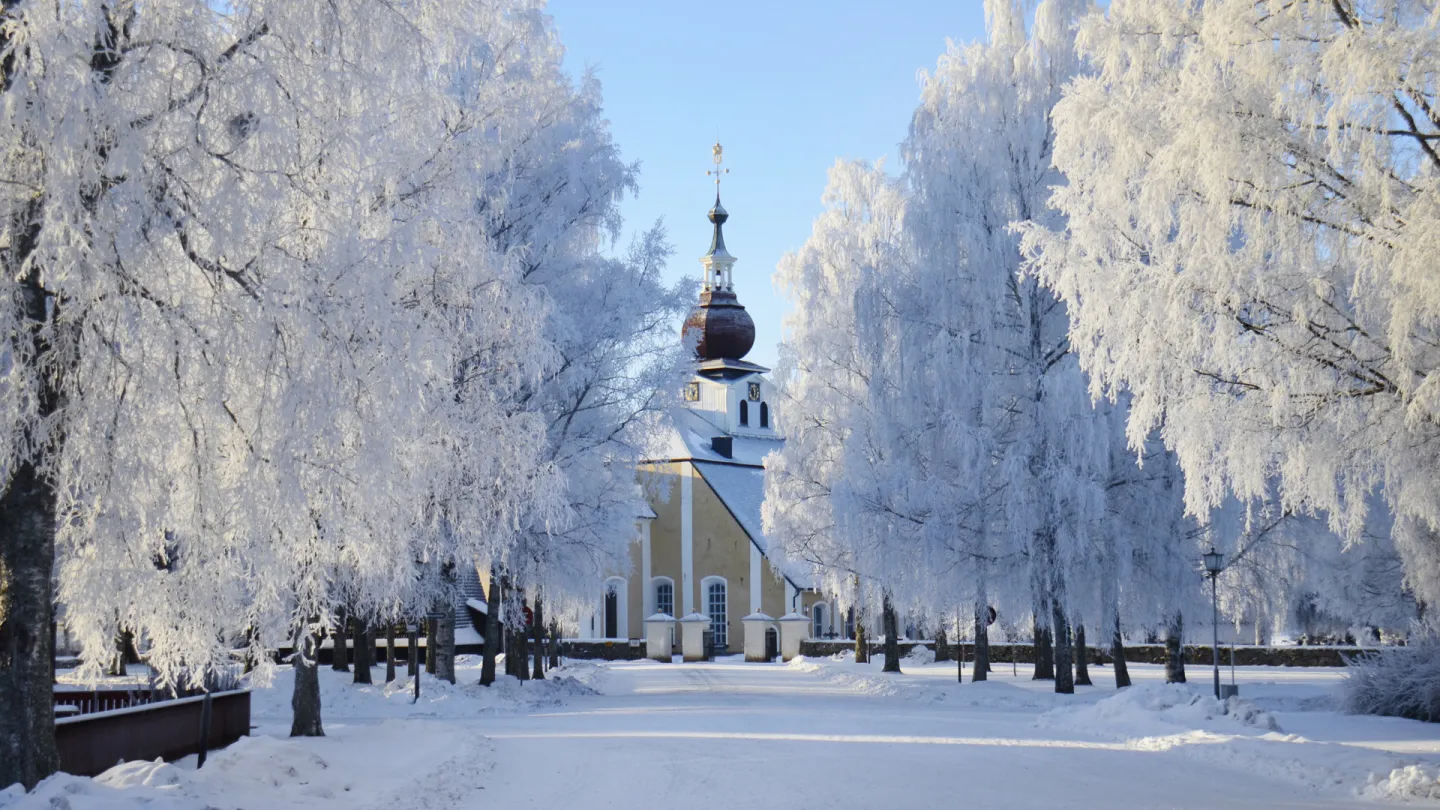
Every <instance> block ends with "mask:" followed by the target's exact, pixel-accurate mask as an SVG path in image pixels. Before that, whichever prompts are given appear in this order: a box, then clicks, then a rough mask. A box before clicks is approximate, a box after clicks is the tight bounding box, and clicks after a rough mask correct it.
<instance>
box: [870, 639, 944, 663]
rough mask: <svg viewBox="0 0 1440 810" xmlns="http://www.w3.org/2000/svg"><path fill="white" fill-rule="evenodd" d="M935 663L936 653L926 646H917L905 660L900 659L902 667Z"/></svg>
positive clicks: (907, 654) (906, 655)
mask: <svg viewBox="0 0 1440 810" xmlns="http://www.w3.org/2000/svg"><path fill="white" fill-rule="evenodd" d="M852 655H853V653H852ZM933 663H935V651H934V650H932V649H930V648H929V647H926V646H925V645H924V644H916V645H915V646H914V647H912V648H911V649H910V652H908V653H906V654H905V657H904V658H902V659H900V665H901V666H902V667H903V666H912V667H919V666H926V665H928V664H933Z"/></svg>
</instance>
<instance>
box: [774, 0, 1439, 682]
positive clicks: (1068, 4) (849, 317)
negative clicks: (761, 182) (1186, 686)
mask: <svg viewBox="0 0 1440 810" xmlns="http://www.w3.org/2000/svg"><path fill="white" fill-rule="evenodd" d="M1088 6H1089V4H1088V3H1086V2H1082V0H1044V2H1041V3H1039V4H1038V5H1033V6H1032V4H1028V3H1021V2H1016V0H987V2H986V6H985V8H986V18H987V31H988V38H987V41H986V42H985V43H983V44H976V45H970V46H951V48H950V49H949V51H948V52H947V53H946V54H945V56H944V57H942V58H941V60H940V62H939V64H938V67H937V69H936V70H935V72H934V73H933V74H931V75H929V76H928V77H927V79H926V82H925V85H924V89H923V92H922V100H921V103H920V106H919V107H918V109H917V110H916V112H915V114H914V117H913V119H912V122H911V126H910V133H909V136H908V138H907V139H906V141H905V142H904V144H903V145H902V147H901V153H902V155H903V158H904V170H903V172H902V173H901V175H900V176H898V177H896V176H892V175H890V174H888V173H887V172H886V171H885V170H884V167H883V166H880V167H872V166H869V165H865V164H860V163H851V162H842V163H840V164H837V166H836V167H835V168H834V169H832V171H831V175H830V185H829V188H828V189H827V191H826V197H825V203H826V211H825V212H824V213H823V214H822V215H821V216H820V217H819V218H818V219H817V220H816V222H815V226H814V230H813V233H812V234H811V237H810V239H809V240H808V241H807V242H806V243H805V245H804V247H802V248H801V250H800V251H799V252H798V253H796V254H793V255H791V256H788V257H787V258H786V259H785V260H784V261H783V262H782V263H781V266H780V269H779V271H778V273H777V276H776V278H777V282H778V283H779V285H780V286H781V287H782V288H783V289H784V290H785V291H786V292H787V294H788V295H789V296H790V298H791V300H792V302H793V303H794V305H795V310H796V312H797V313H798V315H797V316H796V317H793V318H792V319H791V321H790V322H789V323H787V327H788V335H789V338H788V339H787V341H786V343H785V344H784V345H783V346H782V348H781V361H780V368H779V371H778V376H779V386H780V389H781V391H782V394H783V396H785V397H786V398H787V401H788V404H787V407H786V408H785V409H784V410H783V411H782V413H783V414H784V421H783V424H782V425H781V427H782V429H783V430H784V431H785V432H786V435H787V444H786V447H785V449H784V450H783V451H781V452H780V453H778V454H777V456H776V457H774V458H773V459H772V464H771V465H770V468H769V474H768V476H767V500H766V507H765V520H766V528H767V531H768V532H772V533H773V535H774V536H775V537H776V538H777V539H778V540H779V543H778V545H779V546H780V549H781V551H782V552H783V553H784V554H785V555H786V556H788V557H790V558H791V559H797V560H802V561H805V562H808V563H810V564H812V565H813V566H814V567H815V568H816V570H817V571H818V572H819V573H820V575H821V577H822V578H823V579H824V581H825V584H826V586H827V588H828V589H829V590H831V591H833V592H835V593H838V594H842V595H845V596H846V598H849V599H852V600H854V602H855V603H856V604H857V605H859V606H860V607H861V608H862V609H864V608H867V607H868V608H869V613H870V614H871V615H877V611H876V608H879V607H881V606H885V607H888V606H889V605H891V604H894V605H898V606H902V607H904V606H923V607H925V608H926V609H928V611H929V612H931V613H932V614H933V613H941V615H944V614H945V613H946V612H948V610H947V607H948V606H953V605H955V604H957V603H959V604H963V605H968V606H973V614H971V615H973V617H974V621H973V633H974V635H975V637H976V640H977V642H978V643H977V665H976V667H975V677H976V678H983V677H984V673H985V669H986V667H985V663H986V661H985V639H986V621H985V619H986V618H987V614H988V610H989V608H990V607H997V608H999V609H1000V611H1001V612H1002V614H1008V615H1010V616H1028V617H1030V618H1031V619H1032V621H1033V635H1034V638H1035V642H1036V644H1037V646H1039V647H1041V648H1042V651H1043V650H1052V651H1053V653H1046V656H1049V655H1053V659H1049V660H1053V666H1054V673H1053V676H1054V677H1055V679H1056V690H1057V691H1062V692H1064V691H1070V690H1071V689H1073V683H1072V682H1071V681H1070V677H1071V668H1070V664H1071V660H1072V648H1073V645H1074V642H1075V635H1076V634H1077V633H1078V632H1081V631H1082V629H1089V630H1090V634H1089V637H1090V639H1091V641H1092V643H1093V642H1095V641H1099V642H1100V644H1101V646H1107V647H1108V646H1112V645H1114V646H1116V647H1119V646H1120V645H1121V644H1122V643H1123V637H1124V635H1125V633H1126V632H1127V631H1128V632H1132V633H1137V634H1138V633H1140V632H1142V631H1143V632H1144V633H1145V634H1150V633H1155V634H1158V635H1163V636H1165V638H1166V640H1167V643H1168V644H1169V645H1170V646H1171V649H1172V651H1173V656H1172V657H1173V658H1174V661H1173V664H1172V667H1171V670H1170V674H1171V677H1172V678H1175V679H1180V678H1183V669H1182V668H1181V667H1180V666H1179V664H1180V659H1179V653H1180V644H1181V639H1182V634H1183V632H1184V625H1185V617H1186V616H1190V615H1194V614H1197V613H1200V612H1201V611H1200V610H1199V608H1200V607H1201V606H1202V605H1204V608H1205V611H1204V612H1205V613H1206V614H1208V607H1209V606H1208V604H1205V603H1206V602H1208V599H1206V597H1208V594H1207V593H1205V590H1202V588H1201V584H1202V581H1203V580H1202V577H1201V568H1200V553H1201V551H1203V550H1204V549H1205V548H1206V547H1207V546H1210V545H1213V546H1215V547H1216V548H1218V549H1220V550H1223V551H1225V552H1227V553H1228V556H1229V558H1230V560H1231V565H1230V567H1229V568H1228V569H1227V570H1226V571H1225V572H1224V574H1223V575H1222V577H1221V580H1220V585H1221V588H1222V592H1223V594H1222V595H1223V603H1222V607H1223V608H1224V610H1225V613H1226V615H1227V616H1229V617H1230V618H1232V619H1234V620H1237V621H1238V620H1241V619H1248V620H1252V621H1254V622H1255V623H1256V624H1257V625H1261V626H1279V625H1285V624H1288V623H1289V622H1290V621H1292V620H1293V618H1294V615H1295V611H1296V610H1297V608H1304V609H1310V610H1315V609H1320V610H1324V611H1327V612H1329V613H1331V614H1333V615H1344V616H1347V617H1349V618H1350V620H1351V623H1353V624H1355V625H1372V626H1376V627H1380V628H1384V629H1387V630H1394V631H1403V630H1404V629H1405V628H1406V627H1407V625H1408V623H1409V622H1410V621H1412V620H1413V619H1415V618H1416V616H1417V602H1416V599H1415V597H1416V596H1418V597H1419V598H1420V599H1421V600H1424V601H1429V600H1430V599H1431V598H1433V594H1432V593H1431V591H1433V590H1434V589H1435V588H1440V585H1437V583H1440V578H1437V577H1435V576H1434V575H1433V572H1434V571H1435V570H1436V569H1435V565H1434V561H1433V560H1434V559H1435V548H1436V547H1435V544H1434V542H1433V540H1431V539H1430V538H1431V537H1432V536H1433V531H1434V530H1435V529H1436V528H1437V527H1440V508H1437V507H1436V506H1434V504H1436V503H1437V502H1436V501H1435V499H1434V498H1435V496H1434V492H1435V487H1434V486H1433V485H1432V484H1431V482H1430V481H1429V479H1427V478H1425V477H1424V475H1423V471H1424V470H1427V469H1430V465H1431V463H1430V462H1429V461H1428V460H1427V459H1428V458H1429V456H1430V455H1433V453H1431V452H1430V450H1429V448H1430V447H1431V445H1432V444H1433V440H1432V439H1431V434H1432V432H1433V429H1432V428H1433V424H1434V419H1433V408H1431V406H1430V405H1429V404H1427V403H1429V401H1430V400H1429V398H1428V397H1427V396H1426V394H1425V391H1427V390H1428V387H1427V385H1426V383H1425V380H1426V379H1427V377H1426V372H1427V371H1428V369H1429V368H1430V364H1432V363H1433V358H1431V357H1430V355H1431V354H1432V353H1433V341H1432V339H1431V337H1432V336H1430V331H1431V330H1432V329H1433V328H1434V325H1435V323H1436V321H1435V320H1434V316H1435V314H1436V313H1435V312H1433V311H1431V310H1426V309H1425V308H1424V307H1425V305H1426V300H1427V299H1426V298H1425V297H1424V295H1423V294H1422V292H1424V291H1420V290H1419V289H1418V288H1419V287H1422V286H1425V285H1426V283H1427V282H1426V281H1425V279H1428V278H1429V275H1427V274H1426V269H1433V268H1429V265H1430V264H1433V259H1434V256H1435V255H1440V253H1437V252H1435V251H1433V250H1430V251H1428V252H1427V251H1426V250H1424V249H1422V248H1421V247H1420V246H1421V245H1422V244H1423V243H1425V242H1426V240H1427V239H1429V240H1432V241H1433V237H1432V236H1430V235H1429V233H1430V232H1427V231H1425V230H1423V229H1424V224H1425V223H1427V222H1430V221H1431V220H1432V219H1433V217H1434V216H1435V212H1436V211H1437V210H1440V206H1437V202H1440V195H1437V188H1436V185H1435V182H1436V178H1437V176H1440V172H1437V169H1440V164H1435V163H1434V162H1433V160H1432V158H1433V154H1434V151H1433V148H1434V147H1436V145H1437V143H1440V141H1437V140H1436V139H1437V137H1440V135H1437V133H1440V121H1437V119H1436V118H1435V114H1436V113H1435V111H1436V110H1437V109H1440V106H1437V105H1436V104H1435V93H1436V90H1437V85H1436V76H1437V75H1440V72H1437V69H1436V66H1437V64H1440V62H1437V61H1436V49H1437V47H1436V43H1437V37H1436V28H1437V25H1440V18H1437V17H1436V16H1435V15H1434V13H1433V10H1432V11H1426V10H1425V9H1424V4H1423V3H1410V2H1403V1H1402V0H1396V1H1395V2H1384V3H1348V2H1343V1H1342V2H1337V3H1330V2H1325V3H1320V2H1299V3H1288V2H1287V3H1280V2H1275V3H1267V2H1261V3H1252V2H1239V1H1238V0H1237V2H1233V3H1230V2H1222V3H1204V4H1191V3H1180V2H1174V3H1171V2H1165V3H1154V2H1121V0H1116V2H1114V3H1112V4H1111V5H1110V7H1109V9H1108V10H1096V9H1092V8H1089V7H1088ZM1032 7H1033V16H1031V14H1030V13H1029V11H1028V9H1029V8H1032ZM1337 189H1338V190H1337ZM1346 189H1349V191H1346ZM1352 198H1353V199H1352ZM1417 221H1418V222H1419V223H1420V224H1419V225H1418V226H1416V225H1414V224H1413V223H1415V222H1417ZM1422 234H1425V235H1423V236H1422ZM1431 247H1432V248H1433V245H1431ZM1422 255H1424V256H1428V259H1422V258H1420V257H1421V256H1422ZM1428 289H1429V288H1428V287H1426V290H1428ZM1397 330H1398V331H1397ZM1397 380H1404V382H1403V384H1402V383H1399V382H1396V381H1397ZM1392 386H1399V387H1396V388H1392ZM1401 446H1403V447H1404V448H1405V449H1404V450H1403V451H1402V450H1401ZM1397 516H1398V517H1397ZM1361 541H1363V542H1361ZM1402 561H1403V563H1404V564H1403V565H1402V564H1401V563H1402ZM1206 590H1208V589H1206ZM1202 600H1204V601H1202ZM882 612H888V611H882ZM965 612H966V613H967V614H970V610H969V609H968V608H967V609H966V611H965ZM1207 618H1208V615H1207ZM966 623H967V624H969V620H968V619H967V621H966ZM966 632H967V633H968V632H972V631H971V629H970V628H966ZM1048 666H1049V663H1048V660H1047V661H1046V662H1045V663H1042V664H1041V665H1040V667H1039V668H1038V669H1037V675H1040V676H1045V675H1046V674H1047V672H1046V670H1047V668H1048ZM1118 674H1119V673H1117V677H1118Z"/></svg>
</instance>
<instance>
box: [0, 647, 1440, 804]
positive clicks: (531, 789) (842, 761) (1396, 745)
mask: <svg viewBox="0 0 1440 810" xmlns="http://www.w3.org/2000/svg"><path fill="white" fill-rule="evenodd" d="M905 670H906V671H905V673H904V674H903V675H900V676H893V675H884V674H882V673H881V672H880V665H879V663H878V661H877V662H875V663H872V664H869V665H856V664H854V663H853V661H851V660H850V659H849V658H848V657H844V656H842V657H840V658H839V659H819V660H815V659H811V660H804V659H800V660H797V661H794V662H791V663H790V664H745V663H743V662H741V661H739V660H735V659H730V660H723V661H718V662H714V663H706V664H659V663H653V662H635V663H619V664H605V665H599V664H589V663H576V664H572V665H570V666H568V667H566V668H564V669H562V670H557V671H556V672H555V673H553V675H552V679H551V680H548V681H546V682H543V683H536V682H531V683H526V684H520V683H518V682H514V681H502V682H501V683H500V685H498V686H497V687H495V688H492V689H484V688H481V687H478V686H473V685H467V684H473V683H474V681H475V680H476V678H477V677H478V670H477V668H476V662H474V661H473V660H468V661H466V660H462V667H461V670H460V678H461V685H457V686H453V687H452V686H449V685H448V684H444V683H441V682H437V681H434V680H433V679H426V680H424V681H422V687H421V697H420V701H419V702H418V703H414V704H412V703H411V702H410V695H409V693H408V692H407V691H405V685H404V684H396V685H395V686H394V687H392V688H389V689H387V688H385V687H384V686H381V685H377V686H374V687H357V686H352V685H350V684H349V682H348V679H344V678H341V677H336V676H334V675H333V674H332V673H331V672H330V671H329V670H328V669H322V678H323V693H322V695H323V702H324V715H325V722H326V732H327V734H328V735H329V736H327V737H325V738H323V739H306V740H290V739H288V738H286V737H285V736H284V735H285V734H286V733H287V732H288V730H289V689H290V680H289V677H288V673H286V672H284V671H282V674H281V676H280V677H279V678H278V679H277V681H276V683H275V685H274V686H273V687H272V688H269V689H262V690H259V691H257V693H256V695H255V703H254V707H255V723H256V724H257V725H258V726H259V728H258V729H257V730H256V736H254V737H252V738H250V739H246V740H242V741H240V742H239V743H237V744H235V745H233V746H231V747H230V748H228V749H226V750H224V751H219V752H215V753H212V755H211V757H210V761H209V762H208V763H207V764H206V766H205V767H204V768H203V769H201V770H199V771H196V770H195V768H194V762H193V760H189V761H182V762H179V763H175V764H171V765H165V764H157V763H129V764H126V765H123V766H120V767H117V768H115V769H113V770H111V771H110V772H108V773H106V774H104V775H102V776H101V777H98V778H97V779H94V780H90V779H80V778H75V777H69V776H63V775H62V776H57V777H54V778H52V779H51V780H49V781H47V782H46V783H44V784H42V785H41V787H40V788H39V789H38V790H37V791H36V792H34V793H33V794H30V795H29V796H26V797H24V798H21V797H19V796H11V797H9V799H8V801H7V798H6V797H5V796H4V795H3V794H0V807H4V808H5V810H12V809H13V810H19V808H24V810H31V808H70V810H109V809H110V808H116V809H118V808H125V810H134V809H135V808H140V807H147V808H155V810H178V809H179V808H185V810H191V808H194V809H195V810H199V809H200V808H216V809H217V810H227V809H228V808H247V809H248V808H286V807H296V808H299V807H304V808H329V807H334V808H342V807H343V808H346V810H363V809H364V808H372V807H374V808H380V807H386V808H397V807H425V808H443V807H492V806H494V807H507V808H527V807H534V808H540V807H546V808H553V807H563V808H565V810H584V808H591V807H621V806H625V807H652V806H661V805H666V806H669V805H674V804H675V803H676V802H680V803H681V804H679V805H676V806H684V807H687V808H704V807H726V808H732V807H747V806H748V807H773V806H776V805H780V804H782V803H783V804H789V803H792V802H801V801H803V802H804V803H806V804H812V803H813V804H814V805H815V806H821V807H837V808H850V807H867V806H875V805H876V804H877V803H878V804H881V805H883V806H886V807H889V808H910V807H915V808H921V807H924V808H931V807H936V806H944V805H948V804H953V803H956V802H959V803H962V804H964V805H965V806H969V807H983V808H1028V807H1036V808H1042V807H1043V808H1046V809H1047V810H1054V809H1055V808H1062V807H1075V808H1089V807H1096V808H1105V809H1106V810H1119V809H1120V808H1155V807H1167V808H1261V807H1265V808H1273V807H1293V808H1301V807H1303V808H1333V807H1356V806H1368V805H1376V804H1392V803H1415V804H1422V805H1436V804H1440V781H1437V778H1436V775H1437V774H1440V726H1436V725H1428V724H1424V723H1418V722H1413V721H1408V720H1398V719H1391V718H1376V717H1351V716H1346V715H1341V714H1337V713H1336V712H1334V711H1333V709H1332V708H1331V707H1332V696H1333V693H1334V690H1335V688H1336V686H1337V685H1338V684H1339V682H1340V679H1341V678H1342V674H1341V673H1340V671H1338V670H1322V669H1272V668H1241V669H1240V670H1238V671H1237V680H1238V681H1239V683H1240V684H1241V693H1242V696H1243V698H1242V700H1240V701H1238V702H1231V703H1230V704H1229V705H1223V704H1220V703H1218V702H1216V701H1214V700H1213V699H1211V698H1210V697H1208V696H1207V695H1208V691H1209V672H1208V670H1201V669H1199V668H1192V669H1191V670H1190V675H1191V678H1192V680H1193V681H1195V682H1194V683H1192V684H1190V685H1188V686H1166V685H1165V684H1163V683H1162V682H1161V681H1162V675H1163V674H1162V673H1161V671H1160V669H1159V668H1158V667H1151V666H1144V665H1132V666H1131V675H1132V677H1133V678H1134V680H1135V683H1136V685H1135V686H1134V687H1132V688H1131V689H1129V690H1125V691H1123V692H1119V693H1117V692H1116V690H1115V689H1114V688H1113V686H1111V685H1110V684H1111V673H1110V671H1109V669H1108V668H1105V667H1095V668H1094V669H1093V670H1092V673H1091V675H1092V677H1093V678H1094V679H1095V681H1096V684H1097V685H1096V686H1093V687H1080V688H1079V693H1078V694H1076V695H1074V696H1064V697H1062V696H1057V695H1054V694H1052V693H1050V692H1049V691H1047V688H1048V687H1049V686H1050V685H1049V684H1048V683H1040V682H1032V681H1030V680H1029V672H1028V668H1026V667H1021V668H1020V669H1019V671H1018V673H1017V674H1016V675H1012V674H1011V669H1010V668H1009V667H1008V666H1003V667H1000V668H999V669H998V670H997V671H996V672H995V673H994V675H993V676H992V677H993V680H991V681H990V682H989V683H984V684H972V683H964V684H957V683H955V682H954V681H955V669H954V665H953V664H938V665H937V664H927V663H923V662H922V661H920V660H914V659H912V660H909V661H907V662H906V666H905ZM381 672H382V670H380V669H378V668H377V670H376V674H377V675H379V674H380V673H381ZM1227 678H1228V673H1227Z"/></svg>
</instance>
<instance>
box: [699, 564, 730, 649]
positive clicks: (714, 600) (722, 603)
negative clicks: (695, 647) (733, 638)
mask: <svg viewBox="0 0 1440 810" xmlns="http://www.w3.org/2000/svg"><path fill="white" fill-rule="evenodd" d="M700 592H701V593H702V594H704V595H705V615H706V616H709V617H710V631H711V632H712V633H714V644H715V647H716V648H718V649H721V650H723V649H725V648H726V647H729V646H730V633H729V632H728V631H729V629H730V621H729V612H730V611H729V603H728V600H727V594H726V582H725V580H724V578H723V577H705V578H704V579H702V580H700Z"/></svg>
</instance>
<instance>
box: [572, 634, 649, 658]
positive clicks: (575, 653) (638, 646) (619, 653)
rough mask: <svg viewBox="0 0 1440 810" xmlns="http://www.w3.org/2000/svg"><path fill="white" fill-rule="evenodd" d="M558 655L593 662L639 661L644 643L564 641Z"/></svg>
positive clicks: (642, 656)
mask: <svg viewBox="0 0 1440 810" xmlns="http://www.w3.org/2000/svg"><path fill="white" fill-rule="evenodd" d="M560 654H561V655H562V656H564V657H566V658H580V659H589V660H595V661H639V660H641V659H643V658H644V657H645V642H644V641H587V640H583V639H565V640H563V641H561V642H560Z"/></svg>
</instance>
